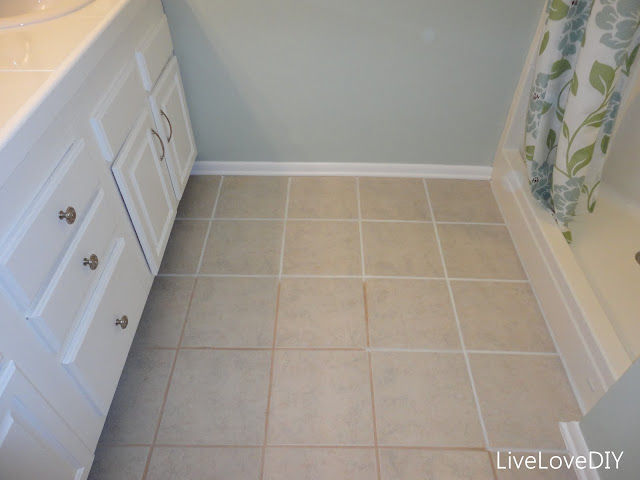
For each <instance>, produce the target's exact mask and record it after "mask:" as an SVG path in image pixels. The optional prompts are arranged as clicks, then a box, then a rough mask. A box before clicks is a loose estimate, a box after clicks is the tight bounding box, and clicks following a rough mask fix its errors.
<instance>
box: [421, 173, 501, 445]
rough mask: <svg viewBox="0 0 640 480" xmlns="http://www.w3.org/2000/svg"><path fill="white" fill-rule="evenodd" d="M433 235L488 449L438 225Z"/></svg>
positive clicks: (487, 438)
mask: <svg viewBox="0 0 640 480" xmlns="http://www.w3.org/2000/svg"><path fill="white" fill-rule="evenodd" d="M422 184H423V185H424V192H425V194H426V196H427V203H428V204H429V211H430V213H431V218H434V214H433V206H432V205H431V198H430V197H429V189H428V188H427V181H426V180H425V179H423V180H422ZM433 227H434V230H435V233H436V243H437V245H438V250H439V252H440V260H441V261H442V269H443V272H444V276H445V279H446V281H447V289H448V290H449V298H450V300H451V307H452V309H453V316H454V318H455V320H456V326H457V327H458V337H459V338H460V346H461V347H462V353H463V355H464V361H465V364H466V365H467V373H468V375H469V382H470V384H471V391H472V392H473V399H474V401H475V404H476V409H477V412H478V420H479V421H480V428H481V429H482V436H483V438H484V445H485V447H486V448H489V435H488V434H487V428H486V426H485V424H484V418H483V417H482V410H481V408H480V399H479V397H478V391H477V389H476V384H475V381H474V379H473V374H472V372H471V363H470V362H469V355H468V353H467V350H466V348H465V345H464V336H463V334H462V327H461V326H460V318H459V317H458V309H457V308H456V302H455V298H454V296H453V289H452V288H451V281H450V279H449V274H448V271H447V264H446V262H445V260H444V252H443V250H442V243H441V241H440V234H439V233H438V225H437V224H434V225H433Z"/></svg>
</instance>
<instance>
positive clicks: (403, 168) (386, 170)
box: [191, 161, 492, 180]
mask: <svg viewBox="0 0 640 480" xmlns="http://www.w3.org/2000/svg"><path fill="white" fill-rule="evenodd" d="M491 172H492V167H475V166H466V165H432V164H422V163H338V162H333V163H332V162H323V163H313V162H308V163H307V162H283V163H278V162H213V161H199V162H196V163H195V164H194V166H193V169H192V170H191V175H283V176H357V177H426V178H458V179H468V180H489V179H490V178H491Z"/></svg>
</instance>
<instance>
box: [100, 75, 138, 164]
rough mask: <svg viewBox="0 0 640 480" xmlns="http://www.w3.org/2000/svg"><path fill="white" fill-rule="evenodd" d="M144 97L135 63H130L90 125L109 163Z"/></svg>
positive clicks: (123, 139)
mask: <svg viewBox="0 0 640 480" xmlns="http://www.w3.org/2000/svg"><path fill="white" fill-rule="evenodd" d="M145 98H146V94H145V92H144V89H143V88H142V85H141V84H140V79H139V78H138V74H137V73H136V72H135V67H134V65H133V62H127V64H126V65H125V66H124V68H123V69H122V70H121V71H120V72H119V73H118V74H117V75H116V76H115V80H114V82H113V84H112V85H111V87H110V88H109V90H108V91H107V93H106V95H105V96H104V97H103V98H102V100H101V101H100V103H99V104H98V106H97V107H96V109H95V111H94V112H93V114H92V115H91V127H92V128H93V132H94V133H95V136H96V139H97V141H98V145H99V146H100V150H101V151H102V155H103V156H104V158H105V160H106V161H107V162H111V161H112V160H113V159H114V158H116V155H117V154H118V151H119V150H120V147H121V146H122V144H123V143H124V141H125V139H126V138H127V134H128V133H129V130H131V126H132V125H133V123H134V122H135V121H136V118H137V116H138V114H139V113H140V108H141V107H142V106H143V105H144V103H145Z"/></svg>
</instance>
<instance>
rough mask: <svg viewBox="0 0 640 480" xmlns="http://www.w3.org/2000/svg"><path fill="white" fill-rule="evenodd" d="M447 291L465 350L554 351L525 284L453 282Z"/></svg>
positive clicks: (527, 285) (533, 299)
mask: <svg viewBox="0 0 640 480" xmlns="http://www.w3.org/2000/svg"><path fill="white" fill-rule="evenodd" d="M451 288H452V289H453V294H454V298H455V302H456V309H457V312H458V318H459V320H460V326H461V328H462V333H463V335H464V343H465V346H466V347H467V349H469V350H506V351H521V352H553V351H555V348H554V346H553V340H551V336H550V335H549V331H548V330H547V325H546V324H545V321H544V318H543V317H542V313H541V312H540V309H539V308H538V303H537V301H536V297H535V296H534V294H533V291H532V290H531V287H530V286H529V284H528V283H504V282H458V281H454V282H451Z"/></svg>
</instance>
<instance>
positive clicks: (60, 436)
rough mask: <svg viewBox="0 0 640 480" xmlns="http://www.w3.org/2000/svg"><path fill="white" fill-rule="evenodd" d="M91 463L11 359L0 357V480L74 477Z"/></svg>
mask: <svg viewBox="0 0 640 480" xmlns="http://www.w3.org/2000/svg"><path fill="white" fill-rule="evenodd" d="M1 358H2V356H1V355H0V359H1ZM92 461H93V455H92V454H91V452H89V450H88V449H87V448H86V447H85V446H84V445H83V444H82V443H81V442H80V440H79V439H78V438H77V437H76V436H75V435H74V434H73V433H72V432H71V430H69V427H67V425H66V424H65V423H64V422H63V421H62V419H61V418H60V417H59V416H58V415H57V414H56V412H55V411H53V410H52V409H51V407H50V406H49V404H48V403H47V402H46V401H45V400H44V399H43V398H42V396H41V395H40V394H39V393H38V391H37V390H36V389H35V388H34V387H33V385H32V384H31V383H30V382H29V381H28V380H27V378H26V377H25V375H24V374H23V373H22V372H21V371H20V369H19V368H17V366H16V365H15V363H14V362H12V361H8V360H6V359H5V360H4V362H2V361H0V478H2V479H5V478H6V479H11V480H34V479H39V478H46V479H49V480H80V479H85V478H87V475H88V474H89V468H90V467H91V462H92Z"/></svg>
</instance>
